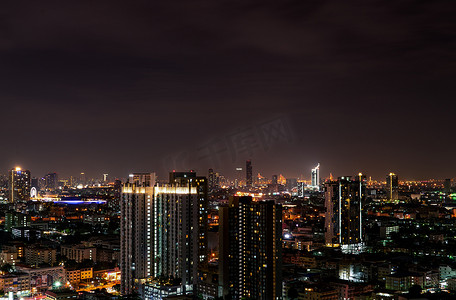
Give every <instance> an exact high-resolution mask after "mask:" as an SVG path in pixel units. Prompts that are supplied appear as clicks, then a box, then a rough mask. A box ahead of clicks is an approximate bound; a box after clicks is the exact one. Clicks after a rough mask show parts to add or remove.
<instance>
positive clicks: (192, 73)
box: [0, 0, 456, 179]
mask: <svg viewBox="0 0 456 300" xmlns="http://www.w3.org/2000/svg"><path fill="white" fill-rule="evenodd" d="M455 15H456V5H455V3H454V1H453V0H449V1H438V0H435V1H407V0H405V1H365V0H364V1H339V0H337V1H314V0H311V1H305V0H296V1H291V0H281V1H269V0H261V1H249V0H242V1H234V0H232V1H224V0H216V1H214V0H210V1H198V0H197V1H188V0H185V1H136V0H135V1H113V0H110V1H1V3H0V99H1V104H2V106H1V110H0V111H1V117H0V126H1V133H2V135H1V137H2V141H3V143H2V147H0V173H6V172H7V170H8V169H10V168H12V167H14V166H15V165H17V164H19V165H21V166H22V167H23V168H27V169H30V170H31V171H32V176H42V175H44V174H45V173H46V172H49V171H53V172H58V173H59V174H60V175H61V176H62V177H63V176H69V175H76V174H78V173H80V172H86V173H87V174H88V176H89V177H100V176H101V174H102V173H109V174H110V175H112V176H119V177H126V176H127V174H128V173H129V172H132V171H156V172H158V173H159V175H160V176H161V177H162V178H163V177H164V176H165V174H166V172H168V171H170V170H172V169H174V168H175V169H179V170H183V169H195V170H196V171H197V172H199V173H202V174H203V175H205V174H206V172H207V168H209V167H213V168H215V169H216V171H220V172H221V173H223V174H226V175H228V176H233V175H234V169H235V167H238V166H244V164H245V160H246V159H252V162H253V168H254V170H253V172H254V174H257V173H258V172H261V174H262V175H264V176H267V177H270V176H271V175H272V174H283V175H285V176H287V177H297V176H300V175H301V174H304V175H305V176H307V177H310V174H308V173H309V172H310V169H311V168H312V167H314V165H316V164H317V163H318V162H320V163H321V165H322V168H321V173H322V176H327V175H328V174H329V173H330V172H331V173H332V174H333V175H334V176H343V175H350V174H354V173H358V172H359V171H362V172H363V173H366V174H367V175H368V176H372V177H374V178H378V179H384V178H385V176H386V174H387V173H389V172H391V171H393V172H395V173H397V174H398V175H399V177H400V178H401V179H402V178H408V179H426V178H449V177H455V176H456V155H455V147H456V138H455V136H456V135H455V128H456V126H455V118H454V115H455V113H456V104H455V102H454V101H455V91H456V83H455V79H456V76H455V75H456V68H455V67H456V63H455V53H456V51H455V50H456V47H455V46H456V40H455V38H456V26H455V24H456V21H455V17H454V16H455Z"/></svg>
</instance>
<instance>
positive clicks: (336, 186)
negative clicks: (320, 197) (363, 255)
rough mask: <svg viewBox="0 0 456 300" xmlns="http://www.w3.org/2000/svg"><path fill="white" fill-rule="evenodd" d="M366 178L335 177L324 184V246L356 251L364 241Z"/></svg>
mask: <svg viewBox="0 0 456 300" xmlns="http://www.w3.org/2000/svg"><path fill="white" fill-rule="evenodd" d="M365 200H366V177H365V176H363V175H362V174H361V173H360V174H359V175H358V176H356V177H355V178H354V179H352V178H351V177H350V176H348V177H339V179H338V180H336V181H329V182H327V183H326V184H325V207H326V214H325V228H326V232H325V240H326V244H327V245H328V246H337V245H340V246H341V249H342V251H344V252H350V253H357V252H359V251H362V249H363V243H364V230H363V226H364V224H363V219H364V217H363V214H364V213H363V206H364V205H365Z"/></svg>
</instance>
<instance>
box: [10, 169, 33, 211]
mask: <svg viewBox="0 0 456 300" xmlns="http://www.w3.org/2000/svg"><path fill="white" fill-rule="evenodd" d="M30 189H31V177H30V171H29V170H22V169H21V168H19V167H17V168H15V169H12V170H10V172H9V180H8V195H9V197H8V198H9V199H8V200H9V202H11V203H13V202H26V201H29V200H30Z"/></svg>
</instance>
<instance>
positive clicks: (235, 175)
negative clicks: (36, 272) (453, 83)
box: [0, 162, 456, 185]
mask: <svg viewBox="0 0 456 300" xmlns="http://www.w3.org/2000/svg"><path fill="white" fill-rule="evenodd" d="M252 164H253V179H254V181H255V180H257V179H258V175H261V177H265V178H266V179H268V180H271V179H273V177H274V176H277V175H279V174H280V175H283V176H284V177H285V178H289V179H291V178H296V179H300V180H305V181H308V182H309V184H310V185H312V176H313V171H314V169H315V168H311V169H309V170H303V171H302V172H301V173H299V174H298V175H295V174H292V175H287V173H286V172H285V171H284V170H282V171H278V172H277V170H276V171H273V172H272V173H271V174H266V173H264V172H263V170H258V168H257V167H256V165H255V162H252ZM16 168H19V169H23V170H26V171H31V176H32V177H31V178H36V179H43V180H45V178H46V177H47V176H49V175H52V174H56V175H57V176H58V178H59V179H61V178H64V179H65V180H67V179H69V178H73V179H74V180H75V181H78V180H80V176H84V177H85V178H86V179H85V180H87V181H88V180H95V181H99V182H106V183H107V182H113V181H114V180H116V179H121V180H127V179H128V176H129V175H130V174H133V173H138V172H154V173H157V180H167V178H168V174H169V172H171V171H179V172H188V171H193V172H196V173H199V174H204V176H209V174H210V170H212V172H214V173H213V174H215V173H218V174H220V175H223V176H224V177H225V178H226V179H229V180H235V179H241V180H244V181H245V179H246V178H245V167H237V168H236V169H237V171H236V170H228V171H227V172H225V171H226V170H224V169H213V168H209V169H195V168H193V169H176V170H171V169H170V170H168V171H166V172H165V171H163V172H157V171H156V170H154V169H152V168H150V169H145V168H142V169H140V170H139V171H138V170H131V171H130V172H127V173H124V174H111V173H106V172H101V173H89V174H88V173H86V172H78V173H75V174H71V173H69V172H64V173H60V172H58V171H47V172H44V173H40V174H38V175H37V173H36V172H34V171H33V170H30V169H28V168H23V167H22V166H19V165H15V166H14V167H13V168H10V169H9V170H7V171H6V172H5V174H3V172H4V171H3V170H2V171H0V175H4V176H7V174H8V173H9V172H11V170H14V169H16ZM239 169H242V172H244V173H242V174H239ZM318 170H320V164H319V165H318ZM323 170H325V169H323ZM255 172H256V173H255ZM359 173H362V174H364V175H365V176H367V177H368V178H370V179H372V180H374V181H378V182H386V181H387V179H385V178H386V177H388V176H390V175H391V174H394V173H391V172H390V171H388V172H386V171H385V172H384V173H383V174H380V175H379V176H373V175H372V174H370V173H366V172H360V171H359V169H351V172H342V173H340V174H337V173H334V172H331V171H326V170H325V171H324V172H323V173H322V174H320V172H318V176H319V178H320V180H323V181H324V180H326V179H328V180H329V179H330V178H331V176H332V177H334V178H337V177H343V176H355V175H357V174H359ZM396 173H397V172H396ZM81 174H83V175H81ZM228 174H230V175H228ZM394 175H396V174H394ZM399 176H400V178H399V181H401V182H405V181H428V180H438V181H443V180H445V179H453V178H456V176H454V175H453V176H446V177H445V176H443V177H442V176H440V177H429V176H428V177H422V178H416V177H408V178H407V177H404V176H402V174H399ZM209 177H210V176H209ZM209 177H208V178H209ZM105 178H107V180H106V179H105Z"/></svg>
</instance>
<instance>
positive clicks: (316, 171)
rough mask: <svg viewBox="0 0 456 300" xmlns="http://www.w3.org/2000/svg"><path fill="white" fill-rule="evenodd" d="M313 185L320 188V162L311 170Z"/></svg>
mask: <svg viewBox="0 0 456 300" xmlns="http://www.w3.org/2000/svg"><path fill="white" fill-rule="evenodd" d="M310 175H311V178H310V181H311V186H312V187H313V188H316V189H318V190H319V189H320V164H318V165H317V166H316V167H315V168H313V169H312V172H311V174H310Z"/></svg>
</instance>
